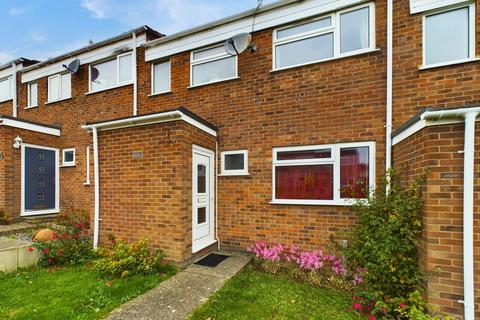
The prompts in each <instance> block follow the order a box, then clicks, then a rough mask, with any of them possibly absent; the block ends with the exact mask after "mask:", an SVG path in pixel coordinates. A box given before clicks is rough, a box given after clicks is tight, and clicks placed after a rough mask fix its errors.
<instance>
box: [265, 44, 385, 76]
mask: <svg viewBox="0 0 480 320" xmlns="http://www.w3.org/2000/svg"><path fill="white" fill-rule="evenodd" d="M380 50H381V49H380V48H375V49H366V50H361V51H355V52H352V53H348V54H343V55H341V56H338V57H333V58H329V59H324V60H317V61H312V62H307V63H302V64H297V65H294V66H289V67H284V68H278V69H273V70H270V73H276V72H280V71H285V70H290V69H295V68H300V67H304V66H309V65H312V64H319V63H324V62H330V61H335V60H341V59H345V58H350V57H355V56H361V55H364V54H369V53H372V52H378V51H380Z"/></svg>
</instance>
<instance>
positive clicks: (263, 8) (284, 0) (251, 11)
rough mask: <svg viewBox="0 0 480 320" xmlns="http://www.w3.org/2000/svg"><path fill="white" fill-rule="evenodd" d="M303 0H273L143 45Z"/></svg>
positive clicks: (168, 39) (170, 39)
mask: <svg viewBox="0 0 480 320" xmlns="http://www.w3.org/2000/svg"><path fill="white" fill-rule="evenodd" d="M303 1H305V0H280V1H275V2H273V3H270V4H267V5H264V6H261V7H260V8H259V9H258V10H257V8H252V9H249V10H246V11H243V12H240V13H237V14H234V15H231V16H228V17H225V18H222V19H218V20H215V21H212V22H209V23H206V24H202V25H200V26H198V27H194V28H191V29H187V30H184V31H180V32H177V33H173V34H171V35H169V36H166V37H162V38H160V39H156V40H153V41H149V42H147V43H145V44H144V45H143V46H144V47H153V46H156V45H159V44H161V43H165V42H169V41H172V40H175V39H179V38H183V37H186V36H188V35H191V34H194V33H198V32H202V31H205V30H209V29H213V28H215V27H218V26H221V25H224V24H227V23H230V22H234V21H237V20H240V19H243V18H246V17H250V16H253V15H254V14H258V13H262V12H267V11H270V10H273V9H276V8H280V7H284V6H287V5H289V4H292V3H295V2H303Z"/></svg>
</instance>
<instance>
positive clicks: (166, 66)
mask: <svg viewBox="0 0 480 320" xmlns="http://www.w3.org/2000/svg"><path fill="white" fill-rule="evenodd" d="M170 68H171V64H170V60H164V61H158V62H155V63H153V64H152V94H160V93H165V92H170V90H171V88H170V87H171V80H170V79H171V76H170V74H171V71H170Z"/></svg>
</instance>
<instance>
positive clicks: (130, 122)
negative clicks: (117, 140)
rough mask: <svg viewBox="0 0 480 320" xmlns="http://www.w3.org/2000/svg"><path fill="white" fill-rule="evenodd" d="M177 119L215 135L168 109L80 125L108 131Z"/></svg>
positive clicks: (210, 129) (207, 128)
mask: <svg viewBox="0 0 480 320" xmlns="http://www.w3.org/2000/svg"><path fill="white" fill-rule="evenodd" d="M179 120H183V121H185V122H187V123H189V124H190V125H192V126H194V127H195V128H198V129H200V130H202V131H204V132H206V133H208V134H210V135H211V136H214V137H216V136H217V132H216V131H215V130H213V129H212V128H210V127H208V126H206V125H204V124H203V123H201V122H199V121H197V120H195V119H193V118H192V117H190V116H188V115H186V114H184V113H183V112H181V111H169V112H164V113H158V114H152V115H145V116H139V117H132V118H126V119H119V120H112V121H108V122H103V123H98V124H90V125H84V126H82V128H83V129H85V130H88V131H91V130H92V129H93V128H96V129H97V130H98V131H108V130H116V129H123V128H131V127H138V126H145V125H149V124H158V123H163V122H171V121H179Z"/></svg>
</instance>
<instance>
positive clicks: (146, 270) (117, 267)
mask: <svg viewBox="0 0 480 320" xmlns="http://www.w3.org/2000/svg"><path fill="white" fill-rule="evenodd" d="M98 254H99V256H100V258H99V259H98V260H96V261H94V263H93V265H94V267H95V269H97V270H98V271H99V272H100V273H102V274H104V275H107V276H121V277H126V276H129V275H134V274H144V275H145V274H151V273H155V272H162V271H164V270H165V265H163V264H162V260H163V258H164V254H163V252H162V251H160V250H157V251H154V252H150V251H149V250H148V248H147V242H146V241H144V240H140V241H137V242H133V243H126V242H124V241H118V242H115V241H114V244H113V246H112V247H110V248H99V249H98Z"/></svg>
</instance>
